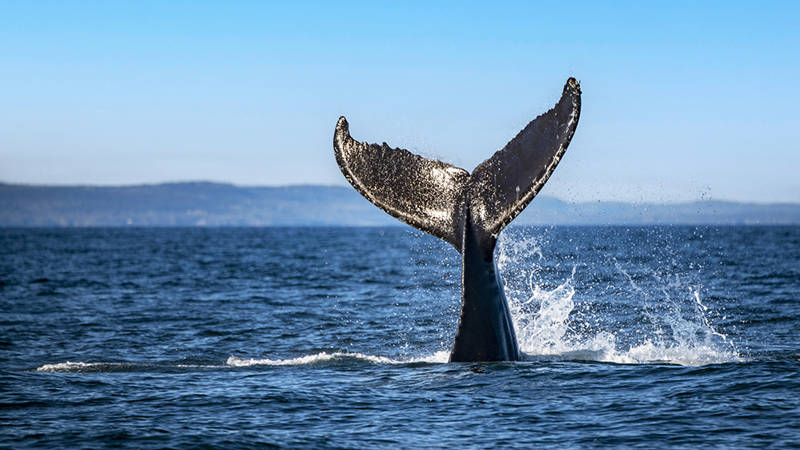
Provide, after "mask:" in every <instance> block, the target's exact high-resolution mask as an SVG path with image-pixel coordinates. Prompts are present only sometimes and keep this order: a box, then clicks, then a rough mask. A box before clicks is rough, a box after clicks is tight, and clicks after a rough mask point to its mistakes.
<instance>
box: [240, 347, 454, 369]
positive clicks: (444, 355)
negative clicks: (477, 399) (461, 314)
mask: <svg viewBox="0 0 800 450" xmlns="http://www.w3.org/2000/svg"><path fill="white" fill-rule="evenodd" d="M449 355H450V354H449V352H447V351H440V352H436V353H434V354H432V355H428V356H422V357H416V358H409V359H392V358H387V357H385V356H375V355H367V354H364V353H345V352H334V353H327V352H321V353H317V354H314V355H307V356H300V357H297V358H289V359H269V358H264V359H253V358H250V359H244V358H239V357H237V356H231V357H229V358H228V360H227V361H226V362H225V364H227V365H229V366H233V367H247V366H298V365H305V364H317V363H321V362H327V361H332V360H344V359H358V360H362V361H368V362H371V363H375V364H409V363H417V362H427V363H442V362H447V359H448V357H449Z"/></svg>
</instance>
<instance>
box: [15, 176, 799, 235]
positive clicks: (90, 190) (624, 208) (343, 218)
mask: <svg viewBox="0 0 800 450" xmlns="http://www.w3.org/2000/svg"><path fill="white" fill-rule="evenodd" d="M398 223H399V222H397V221H396V220H395V219H393V218H391V217H389V216H388V215H387V214H385V213H383V212H382V211H380V210H379V209H377V208H376V207H374V206H373V205H372V204H370V203H369V202H368V201H366V200H365V199H364V198H362V197H361V195H359V194H358V193H357V192H356V191H355V190H353V189H352V188H349V187H334V186H286V187H242V186H234V185H231V184H220V183H205V182H198V183H166V184H155V185H138V186H120V187H99V186H29V185H16V184H0V226H68V227H69V226H72V227H84V226H279V225H285V226H294V225H396V224H398ZM514 223H515V224H520V225H522V224H541V225H548V224H554V225H555V224H632V225H634V224H711V225H713V224H717V225H720V224H800V204H768V205H760V204H748V203H735V202H719V201H702V202H692V203H681V204H671V205H656V204H630V203H617V202H591V203H567V202H563V201H561V200H558V199H555V198H553V197H546V196H543V197H537V198H536V199H534V201H533V203H532V204H531V205H530V207H529V208H528V209H526V210H525V211H524V212H523V213H522V214H521V215H520V217H519V218H517V220H516V221H515V222H514Z"/></svg>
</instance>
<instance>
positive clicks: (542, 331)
mask: <svg viewBox="0 0 800 450" xmlns="http://www.w3.org/2000/svg"><path fill="white" fill-rule="evenodd" d="M498 253H499V255H498V259H497V261H498V266H499V267H500V269H501V273H502V274H503V279H504V284H505V290H506V294H507V297H508V300H509V308H510V310H511V314H512V317H513V321H514V326H515V329H516V332H517V339H518V340H519V344H520V350H521V351H522V352H523V354H524V356H526V357H527V358H533V357H537V356H542V355H546V356H550V357H555V358H558V359H564V360H577V361H600V362H612V363H619V364H676V365H684V366H697V365H705V364H716V363H725V362H733V361H741V360H742V358H741V357H740V356H739V354H738V352H737V351H736V348H735V346H734V345H733V343H732V342H731V341H730V339H729V338H728V337H727V336H726V335H724V334H722V333H720V332H718V331H717V330H716V329H715V328H714V327H713V325H712V324H711V321H710V320H709V319H708V307H706V306H705V305H704V304H703V303H702V301H701V299H700V294H699V292H698V290H697V289H694V288H691V287H690V286H688V285H687V286H683V285H681V282H680V280H676V281H674V282H671V283H672V284H671V285H669V286H667V284H669V283H667V282H663V281H662V280H660V279H658V278H657V277H656V276H654V279H655V280H656V281H657V282H658V283H662V284H663V287H662V288H660V289H658V290H659V297H658V298H659V300H663V301H666V302H667V303H668V304H667V307H665V308H662V309H661V310H659V311H656V310H655V308H653V307H652V305H651V304H650V303H651V297H652V295H651V294H649V293H648V292H646V291H645V290H644V289H642V288H641V287H640V286H639V285H638V284H637V283H636V282H635V281H634V279H633V277H631V276H630V275H629V274H628V273H627V272H626V271H625V270H624V269H623V268H622V267H621V266H620V265H619V264H617V265H616V269H617V270H618V271H619V273H620V274H621V275H623V276H625V277H627V279H628V282H629V285H630V286H629V287H630V292H632V293H634V294H635V296H636V298H638V299H640V301H641V302H642V303H643V304H642V305H641V306H642V308H641V309H642V311H641V312H642V313H643V315H644V318H643V319H644V322H643V323H642V324H641V327H642V328H643V329H642V330H639V331H645V336H644V337H643V338H641V339H639V340H638V341H636V342H630V339H628V341H629V342H628V343H625V344H623V343H620V342H618V333H620V332H622V331H621V330H620V329H619V328H617V329H614V328H613V327H611V329H601V328H600V327H598V326H593V325H592V324H591V323H587V321H586V320H579V319H578V318H576V317H575V314H574V313H575V306H576V303H575V299H574V297H575V294H576V286H575V284H576V283H575V274H576V270H577V267H578V266H577V265H575V266H573V269H572V274H571V275H570V276H569V277H568V278H567V279H565V280H563V281H562V282H561V284H559V285H557V286H556V287H555V288H552V289H547V288H544V287H542V285H543V284H544V283H543V282H542V280H541V276H540V273H539V272H540V269H541V267H540V265H539V264H540V263H541V262H542V261H543V260H544V254H543V250H542V248H541V246H540V245H539V243H538V242H537V240H536V239H535V238H531V237H526V238H522V239H519V238H517V239H508V238H506V239H501V240H500V245H499V246H498ZM532 260H533V261H536V262H534V263H531V261H532ZM523 261H525V262H523ZM526 265H527V266H526ZM658 283H656V284H658ZM674 284H678V285H679V286H678V287H684V288H686V289H684V290H683V292H686V293H687V294H686V295H685V296H684V297H683V298H675V297H674V296H672V295H671V294H670V293H669V292H668V288H669V290H670V292H671V291H672V290H675V288H676V286H675V285H674ZM590 306H591V305H590ZM590 314H591V312H590ZM598 314H600V313H598ZM645 322H646V323H645ZM644 327H646V329H645V328H644Z"/></svg>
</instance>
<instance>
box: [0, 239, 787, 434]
mask: <svg viewBox="0 0 800 450" xmlns="http://www.w3.org/2000/svg"><path fill="white" fill-rule="evenodd" d="M495 256H496V260H497V263H498V267H499V269H500V271H501V273H502V276H503V281H504V284H505V289H506V295H507V297H508V299H509V305H510V308H511V311H512V315H513V319H514V323H515V328H516V332H517V337H518V340H519V343H520V349H521V350H522V351H523V353H524V360H523V361H519V362H506V363H448V362H447V359H448V353H449V349H450V346H451V345H452V340H453V337H454V334H455V329H456V325H457V323H458V315H459V311H460V282H461V280H460V259H459V255H458V253H457V252H456V251H455V250H454V249H453V248H451V247H450V246H448V245H447V244H445V243H443V242H441V241H438V240H436V239H435V238H433V237H430V236H427V235H425V234H423V233H420V232H417V231H415V230H412V229H410V228H407V227H400V226H398V227H386V228H358V227H353V228H335V227H318V228H315V227H292V228H83V229H56V228H54V229H8V228H6V229H0V306H1V307H0V330H2V331H1V332H0V361H2V365H1V367H0V369H2V371H1V372H0V404H2V408H0V424H2V427H0V446H2V447H12V448H21V447H46V448H59V447H84V448H85V447H89V448H96V447H111V446H113V447H132V448H152V447H158V448H163V447H195V446H200V447H206V446H210V447H225V448H228V447H233V448H235V447H253V446H276V447H290V448H307V447H313V448H320V447H335V448H376V447H378V448H382V447H404V448H408V447H447V448H452V447H528V448H530V447H544V446H546V447H556V448H592V447H603V448H606V447H626V448H627V447H646V448H659V447H720V448H726V447H727V448H763V447H773V448H792V447H793V448H798V446H800V339H798V338H799V337H800V331H798V330H800V227H797V226H794V227H778V226H774V227H770V226H742V227H735V226H731V227H694V226H691V227H690V226H668V227H656V226H652V227H625V226H598V227H592V226H585V227H568V226H558V227H513V226H512V227H511V228H509V229H507V230H506V231H504V232H503V234H502V235H501V238H500V241H499V245H498V248H497V251H496V253H495Z"/></svg>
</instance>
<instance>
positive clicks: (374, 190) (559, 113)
mask: <svg viewBox="0 0 800 450" xmlns="http://www.w3.org/2000/svg"><path fill="white" fill-rule="evenodd" d="M580 94H581V90H580V85H579V84H578V82H577V81H576V80H575V79H574V78H570V79H569V80H567V83H566V84H565V85H564V90H563V93H562V95H561V99H560V100H559V101H558V103H557V104H556V105H555V106H554V107H553V108H552V109H550V110H549V111H547V112H546V113H544V114H542V115H540V116H539V117H537V118H536V119H534V120H533V121H531V122H530V123H529V124H528V125H527V126H525V128H523V129H522V131H520V132H519V134H517V136H516V137H514V138H513V139H512V140H511V141H510V142H509V143H508V144H506V146H505V147H503V148H502V149H501V150H499V151H497V152H496V153H495V154H494V155H492V157H491V158H489V159H487V160H486V161H484V162H482V163H481V164H479V165H478V166H477V167H476V168H475V169H474V170H473V171H472V174H470V173H469V172H467V171H466V170H464V169H460V168H458V167H454V166H452V165H450V164H447V163H444V162H441V161H438V160H434V159H428V158H423V157H421V156H418V155H415V154H413V153H411V152H409V151H408V150H404V149H399V148H391V147H389V145H387V144H386V143H385V142H384V143H383V144H382V145H377V144H367V143H365V142H359V141H356V140H354V139H353V138H352V137H351V136H350V130H349V125H348V123H347V120H346V119H345V118H344V117H340V118H339V121H338V123H337V124H336V131H335V132H334V136H333V147H334V152H335V154H336V161H337V163H338V164H339V168H340V169H341V170H342V173H343V174H344V176H345V178H347V180H348V181H349V182H350V184H352V185H353V187H355V188H356V190H358V192H360V193H361V195H363V196H364V197H366V198H367V200H369V201H370V202H372V203H374V204H375V205H376V206H378V207H379V208H381V209H382V210H384V211H386V212H387V213H389V214H390V215H392V216H394V217H396V218H398V219H400V220H402V221H403V222H405V223H407V224H409V225H411V226H414V227H416V228H418V229H420V230H422V231H425V232H427V233H430V234H432V235H434V236H436V237H438V238H440V239H443V240H445V241H447V242H449V243H450V244H452V245H453V246H454V247H455V248H456V249H457V250H458V251H459V252H462V251H463V249H462V246H463V245H464V243H463V240H464V238H463V230H464V226H465V221H466V220H470V221H471V224H472V225H473V226H474V227H475V228H477V229H478V230H479V231H480V234H482V235H483V236H485V237H486V238H488V239H489V241H490V244H489V245H490V247H491V249H494V242H495V241H496V239H497V236H498V234H499V233H500V231H502V230H503V228H505V227H506V225H508V224H509V223H510V222H511V221H512V220H513V219H514V218H515V217H517V215H519V213H520V212H522V210H523V209H525V207H526V206H527V205H528V203H530V202H531V200H533V198H534V197H535V196H536V194H538V193H539V190H540V189H541V188H542V186H544V184H545V182H546V181H547V179H548V178H549V177H550V175H551V174H552V173H553V170H554V169H555V167H556V165H558V162H559V161H560V159H561V157H562V155H563V154H564V151H566V149H567V146H568V145H569V142H570V139H572V135H573V134H574V133H575V127H576V126H577V125H578V118H579V116H580V108H581V98H580ZM467 209H468V210H469V211H467Z"/></svg>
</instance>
